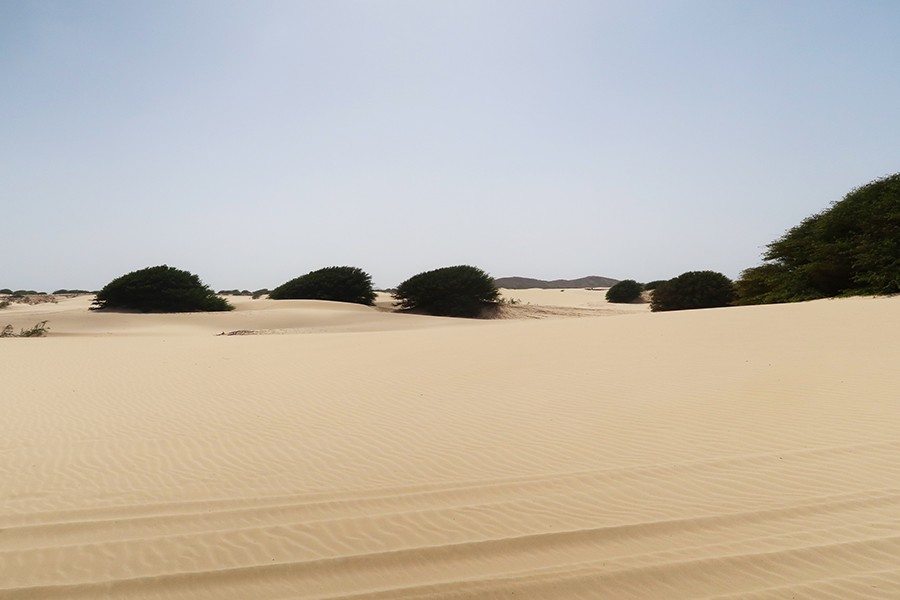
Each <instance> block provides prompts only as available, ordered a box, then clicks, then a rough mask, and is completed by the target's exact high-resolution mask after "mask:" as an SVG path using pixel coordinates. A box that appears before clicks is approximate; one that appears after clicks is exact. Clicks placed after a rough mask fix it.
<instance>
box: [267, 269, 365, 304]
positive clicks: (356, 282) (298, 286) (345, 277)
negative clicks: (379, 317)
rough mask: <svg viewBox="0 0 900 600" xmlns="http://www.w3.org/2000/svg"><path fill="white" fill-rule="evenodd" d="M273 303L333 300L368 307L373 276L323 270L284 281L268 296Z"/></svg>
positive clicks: (348, 271) (350, 271) (361, 273)
mask: <svg viewBox="0 0 900 600" xmlns="http://www.w3.org/2000/svg"><path fill="white" fill-rule="evenodd" d="M269 298H272V299H273V300H287V299H294V300H333V301H335V302H354V303H356V304H365V305H367V306H371V305H372V304H373V303H374V302H375V291H374V290H373V289H372V276H371V275H369V274H368V273H366V272H365V271H363V270H362V269H359V268H357V267H325V268H324V269H319V270H318V271H312V272H310V273H307V274H306V275H302V276H300V277H297V278H296V279H291V280H290V281H287V282H285V283H283V284H281V285H280V286H278V287H277V288H275V289H274V290H272V291H271V292H269Z"/></svg>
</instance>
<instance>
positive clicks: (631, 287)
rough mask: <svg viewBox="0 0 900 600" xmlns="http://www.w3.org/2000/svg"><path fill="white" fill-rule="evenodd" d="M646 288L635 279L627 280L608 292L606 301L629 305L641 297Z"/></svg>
mask: <svg viewBox="0 0 900 600" xmlns="http://www.w3.org/2000/svg"><path fill="white" fill-rule="evenodd" d="M642 291H644V287H643V286H642V285H641V284H639V283H638V282H637V281H635V280H634V279H625V280H622V281H620V282H619V283H617V284H616V285H614V286H612V287H611V288H609V289H608V290H607V291H606V301H607V302H614V303H616V304H627V303H629V302H634V301H635V300H637V299H638V298H640V297H641V292H642Z"/></svg>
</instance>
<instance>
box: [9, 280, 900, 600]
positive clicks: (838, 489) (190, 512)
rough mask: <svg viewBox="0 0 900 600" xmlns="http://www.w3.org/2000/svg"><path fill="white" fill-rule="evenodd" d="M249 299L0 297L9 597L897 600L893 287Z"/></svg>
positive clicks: (898, 462) (899, 439)
mask: <svg viewBox="0 0 900 600" xmlns="http://www.w3.org/2000/svg"><path fill="white" fill-rule="evenodd" d="M594 293H598V294H599V293H600V292H594ZM548 294H556V295H558V296H565V295H566V294H569V292H568V291H567V292H564V293H560V292H556V291H553V292H550V291H548V292H544V296H546V295H548ZM566 297H568V296H566ZM252 302H253V301H249V300H247V301H242V302H241V307H240V308H239V310H237V311H234V312H231V313H227V314H218V315H122V314H119V315H115V314H98V313H89V312H88V311H87V310H86V307H87V303H88V301H87V300H85V299H74V300H67V301H65V302H61V303H60V304H58V305H50V306H48V305H41V306H38V307H27V308H18V307H11V308H9V309H4V310H3V311H0V325H2V324H5V323H7V322H10V323H14V324H16V326H17V327H18V326H30V325H32V324H33V321H36V320H40V319H42V318H48V319H49V320H50V323H49V325H50V327H51V336H50V337H48V338H44V339H4V340H0V369H2V388H0V406H2V419H0V598H3V599H4V600H6V599H18V598H35V599H95V598H141V599H145V598H146V599H150V598H154V599H156V598H177V599H196V598H201V599H207V598H208V599H235V600H237V599H240V600H245V599H250V600H266V599H274V598H279V599H286V598H304V599H308V598H318V599H325V598H370V599H374V598H383V599H393V598H454V599H455V598H512V597H514V598H542V599H543V598H553V599H556V598H560V599H568V598H591V599H593V598H633V599H648V598H659V599H667V600H668V599H687V598H691V599H693V598H722V599H724V598H728V599H737V598H742V599H753V600H756V599H762V598H772V599H775V598H779V599H781V598H808V599H812V598H815V599H821V598H834V599H841V600H844V599H849V598H854V599H855V598H880V599H892V600H894V599H896V598H900V559H898V557H900V368H898V363H900V360H898V359H900V336H898V334H900V298H888V299H870V298H864V299H849V300H835V301H819V302H812V303H805V304H795V305H783V306H764V307H747V308H732V309H719V310H708V311H688V312H680V313H665V314H650V313H645V314H633V315H629V316H627V317H602V318H589V317H588V318H577V319H576V318H570V319H547V320H523V321H515V320H504V321H493V322H472V321H455V320H448V319H434V318H428V317H415V316H411V315H396V314H389V313H384V312H378V311H377V310H375V309H368V308H365V307H353V306H350V307H347V306H342V305H333V304H330V303H315V302H313V303H304V302H289V303H287V304H279V303H276V302H271V303H266V302H263V303H261V304H257V305H253V304H252ZM255 302H260V301H255ZM38 317H40V318H38ZM243 329H246V330H260V331H262V330H265V331H266V332H270V333H277V332H280V333H283V334H282V335H247V336H221V337H217V336H215V335H214V334H215V333H219V332H221V331H233V330H243ZM308 332H316V334H315V335H309V334H307V333H308Z"/></svg>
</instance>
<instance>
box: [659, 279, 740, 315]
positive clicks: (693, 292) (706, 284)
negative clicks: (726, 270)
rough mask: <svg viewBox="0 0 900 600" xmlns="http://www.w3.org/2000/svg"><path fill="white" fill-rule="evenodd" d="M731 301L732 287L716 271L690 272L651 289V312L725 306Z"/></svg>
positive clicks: (731, 284) (730, 283)
mask: <svg viewBox="0 0 900 600" xmlns="http://www.w3.org/2000/svg"><path fill="white" fill-rule="evenodd" d="M733 300H734V284H733V283H732V282H731V280H730V279H728V277H726V276H725V275H723V274H721V273H717V272H715V271H689V272H687V273H682V274H681V275H679V276H678V277H675V278H674V279H670V280H669V281H666V282H665V283H662V284H660V285H658V286H657V287H656V289H655V290H653V296H652V297H651V299H650V310H652V311H655V312H657V311H665V310H686V309H692V308H715V307H719V306H728V305H729V304H731V302H732V301H733Z"/></svg>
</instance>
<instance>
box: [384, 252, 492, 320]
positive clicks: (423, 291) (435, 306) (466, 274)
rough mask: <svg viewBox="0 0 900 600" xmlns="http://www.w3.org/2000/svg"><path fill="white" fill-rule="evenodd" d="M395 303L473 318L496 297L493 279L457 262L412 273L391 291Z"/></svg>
mask: <svg viewBox="0 0 900 600" xmlns="http://www.w3.org/2000/svg"><path fill="white" fill-rule="evenodd" d="M393 296H394V298H395V299H396V300H397V306H399V307H400V308H403V309H407V310H418V311H421V312H424V313H427V314H431V315H439V316H446V317H477V316H479V315H480V314H481V312H482V311H483V310H484V309H485V308H486V307H487V306H490V305H493V304H495V303H496V302H497V301H498V299H499V298H500V292H499V291H498V290H497V286H496V285H495V284H494V279H493V278H492V277H491V276H490V275H488V274H487V273H485V272H484V271H482V270H481V269H479V268H477V267H472V266H469V265H457V266H453V267H443V268H441V269H435V270H433V271H426V272H424V273H419V274H418V275H413V276H412V277H410V278H409V279H407V280H406V281H404V282H403V283H401V284H400V285H399V286H397V289H396V291H395V292H394V294H393Z"/></svg>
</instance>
